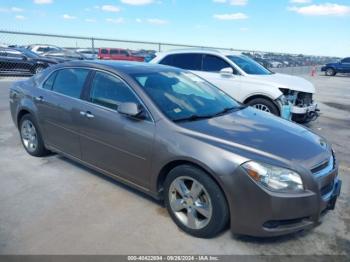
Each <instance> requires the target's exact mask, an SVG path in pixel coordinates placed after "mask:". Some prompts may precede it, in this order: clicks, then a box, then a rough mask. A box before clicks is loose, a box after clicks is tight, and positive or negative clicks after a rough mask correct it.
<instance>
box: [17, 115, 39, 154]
mask: <svg viewBox="0 0 350 262" xmlns="http://www.w3.org/2000/svg"><path fill="white" fill-rule="evenodd" d="M21 137H22V142H23V145H24V146H25V148H26V149H27V150H28V151H29V152H34V151H35V150H36V149H37V147H38V136H37V133H36V129H35V126H34V125H33V123H32V122H31V121H29V120H24V121H23V122H22V126H21Z"/></svg>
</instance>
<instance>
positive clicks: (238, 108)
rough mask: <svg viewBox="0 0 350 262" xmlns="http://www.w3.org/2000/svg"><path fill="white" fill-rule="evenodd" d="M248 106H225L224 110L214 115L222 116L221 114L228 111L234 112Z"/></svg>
mask: <svg viewBox="0 0 350 262" xmlns="http://www.w3.org/2000/svg"><path fill="white" fill-rule="evenodd" d="M246 107H247V106H246V105H239V106H235V107H226V108H224V109H223V110H222V111H220V112H218V113H216V114H215V115H213V116H221V115H224V114H226V113H228V112H233V111H239V110H242V109H244V108H246Z"/></svg>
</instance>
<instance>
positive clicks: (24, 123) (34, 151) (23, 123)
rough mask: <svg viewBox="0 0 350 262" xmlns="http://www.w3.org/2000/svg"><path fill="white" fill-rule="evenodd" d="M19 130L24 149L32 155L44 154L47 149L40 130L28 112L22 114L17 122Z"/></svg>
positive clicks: (47, 152) (46, 152)
mask: <svg viewBox="0 0 350 262" xmlns="http://www.w3.org/2000/svg"><path fill="white" fill-rule="evenodd" d="M19 132H20V136H21V141H22V145H23V147H24V149H25V150H26V151H27V152H28V154H30V155H32V156H37V157H40V156H46V155H48V154H49V151H48V150H47V149H46V148H45V145H44V141H43V139H42V136H41V133H40V130H39V128H38V125H37V124H36V121H35V120H34V118H33V117H32V116H31V115H30V114H26V115H24V116H23V117H22V118H21V120H20V122H19Z"/></svg>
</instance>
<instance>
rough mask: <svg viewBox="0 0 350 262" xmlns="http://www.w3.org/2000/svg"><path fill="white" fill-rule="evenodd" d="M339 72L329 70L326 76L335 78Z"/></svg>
mask: <svg viewBox="0 0 350 262" xmlns="http://www.w3.org/2000/svg"><path fill="white" fill-rule="evenodd" d="M336 74H337V72H336V71H335V70H334V69H333V68H327V70H326V76H335V75H336Z"/></svg>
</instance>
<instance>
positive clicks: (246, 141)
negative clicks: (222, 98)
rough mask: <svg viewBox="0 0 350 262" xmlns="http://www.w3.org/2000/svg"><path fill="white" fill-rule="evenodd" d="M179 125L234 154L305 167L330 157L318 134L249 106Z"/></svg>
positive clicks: (327, 148)
mask: <svg viewBox="0 0 350 262" xmlns="http://www.w3.org/2000/svg"><path fill="white" fill-rule="evenodd" d="M180 125H181V127H183V128H185V129H187V130H190V131H192V132H190V134H191V136H193V137H195V138H197V139H203V140H207V141H209V142H210V141H211V142H212V143H216V144H217V143H219V146H220V144H221V145H223V146H224V147H225V148H232V149H235V150H234V152H238V154H239V153H242V154H244V151H248V152H249V153H253V154H258V155H260V156H263V157H270V158H274V159H277V160H283V161H285V162H290V163H297V164H300V165H302V166H303V167H304V168H307V169H309V170H310V169H312V168H313V167H315V166H316V165H318V164H319V163H321V162H323V161H325V160H328V159H329V158H330V156H331V149H330V146H329V145H328V143H327V141H325V140H324V139H323V138H322V137H320V136H318V135H316V134H314V133H313V132H311V131H309V130H308V129H306V128H304V127H302V126H300V125H297V124H294V123H292V122H289V121H287V120H283V119H281V118H278V117H275V116H273V115H271V114H268V113H265V112H262V111H258V110H256V109H253V108H246V109H243V110H240V111H237V112H233V113H231V114H227V115H224V116H221V117H215V118H211V119H204V120H199V121H192V122H183V123H180ZM193 131H194V132H193ZM203 136H204V137H205V138H204V137H203ZM237 149H238V150H237ZM242 156H243V155H242Z"/></svg>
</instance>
